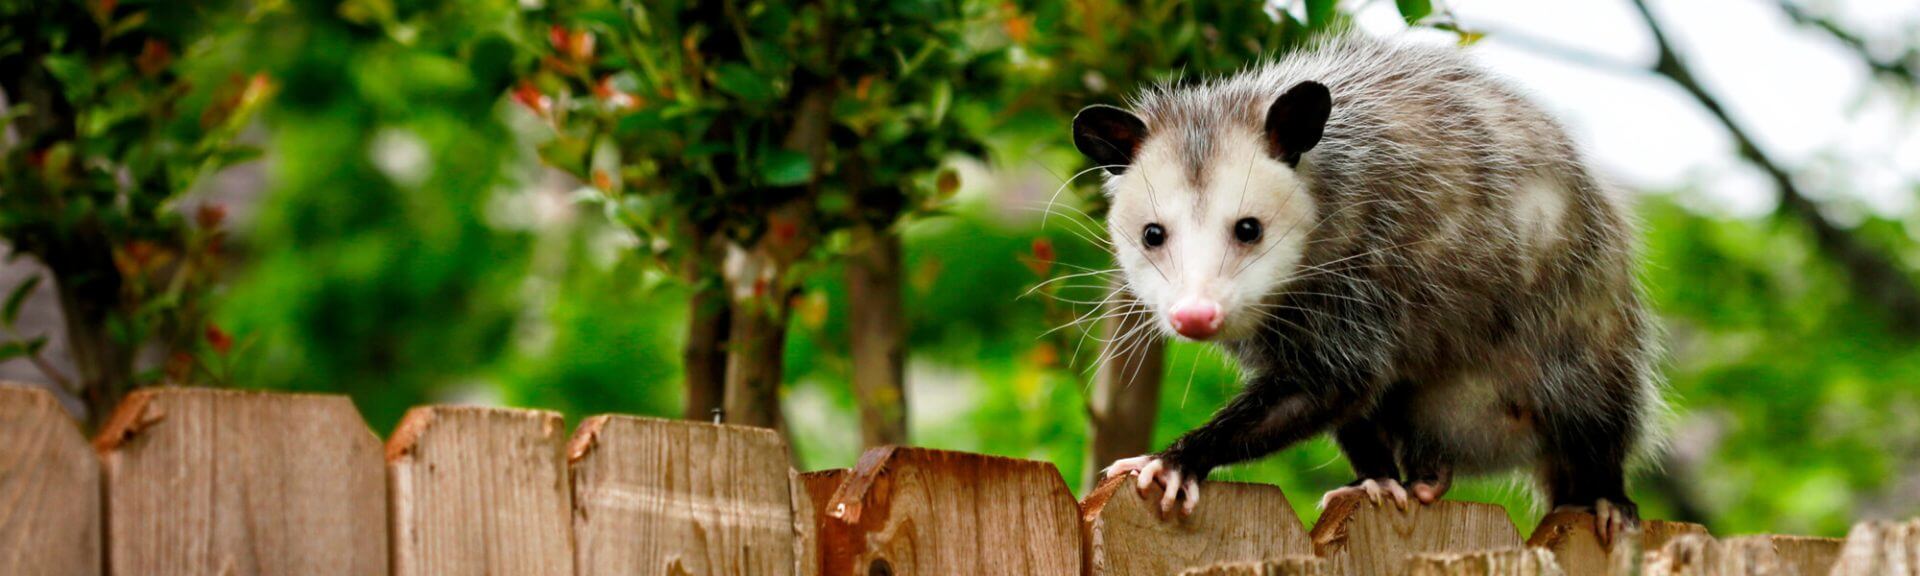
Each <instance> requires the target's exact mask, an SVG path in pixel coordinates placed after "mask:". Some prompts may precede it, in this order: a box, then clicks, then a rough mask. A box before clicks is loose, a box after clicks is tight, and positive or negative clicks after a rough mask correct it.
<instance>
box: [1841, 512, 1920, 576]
mask: <svg viewBox="0 0 1920 576" xmlns="http://www.w3.org/2000/svg"><path fill="white" fill-rule="evenodd" d="M1832 574H1833V576H1920V520H1910V521H1907V522H1884V521H1881V522H1861V523H1859V524H1855V525H1854V526H1853V530H1852V531H1851V532H1848V533H1847V540H1846V544H1845V545H1843V546H1842V547H1841V550H1840V557H1839V559H1838V560H1837V561H1836V562H1835V563H1834V566H1833V572H1832Z"/></svg>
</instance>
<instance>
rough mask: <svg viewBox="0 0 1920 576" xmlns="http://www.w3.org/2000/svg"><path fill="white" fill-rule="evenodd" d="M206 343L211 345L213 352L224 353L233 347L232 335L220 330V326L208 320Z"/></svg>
mask: <svg viewBox="0 0 1920 576" xmlns="http://www.w3.org/2000/svg"><path fill="white" fill-rule="evenodd" d="M207 344H209V345H211V346H213V350H214V351H215V352H219V353H221V354H226V353H227V351H228V350H232V349H233V336H230V335H228V334H227V332H226V331H225V330H221V329H220V326H218V325H216V324H213V323H211V322H209V323H207Z"/></svg>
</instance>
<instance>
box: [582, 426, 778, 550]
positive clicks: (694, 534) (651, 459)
mask: <svg viewBox="0 0 1920 576" xmlns="http://www.w3.org/2000/svg"><path fill="white" fill-rule="evenodd" d="M568 453H569V458H570V460H571V462H572V469H573V490H574V517H573V526H574V537H575V538H576V546H577V548H576V550H577V551H576V553H575V557H576V559H577V564H578V566H579V573H580V574H582V575H583V576H591V575H603V574H668V575H702V576H703V575H718V574H740V575H753V576H762V575H780V574H793V573H794V572H795V571H796V570H797V569H799V567H800V566H799V562H800V560H799V559H798V558H797V557H796V548H795V547H796V545H795V516H794V506H795V501H794V499H795V497H796V496H797V492H796V491H795V490H794V489H793V486H794V481H795V480H794V479H793V478H791V477H790V476H789V473H790V464H789V460H788V455H787V454H788V453H787V446H786V442H785V441H783V440H781V438H780V435H779V434H778V433H776V432H774V431H772V430H768V429H765V428H751V427H745V426H725V425H714V424H706V423H700V422H688V421H678V420H659V419H652V418H633V417H627V416H596V417H593V418H590V419H588V420H587V421H586V422H583V423H581V425H580V429H579V430H578V431H577V432H575V433H574V437H573V443H572V444H571V447H570V448H569V449H568ZM802 505H805V503H802Z"/></svg>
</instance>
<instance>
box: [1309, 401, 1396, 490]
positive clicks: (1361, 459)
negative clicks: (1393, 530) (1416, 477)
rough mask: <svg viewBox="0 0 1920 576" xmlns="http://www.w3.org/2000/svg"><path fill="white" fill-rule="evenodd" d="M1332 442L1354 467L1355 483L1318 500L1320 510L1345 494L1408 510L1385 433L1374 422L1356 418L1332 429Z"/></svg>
mask: <svg viewBox="0 0 1920 576" xmlns="http://www.w3.org/2000/svg"><path fill="white" fill-rule="evenodd" d="M1333 439H1334V441H1335V442H1336V443H1338V444H1339V445H1340V451H1341V452H1343V453H1345V454H1346V455H1347V462H1349V463H1351V464H1352V465H1353V475H1354V480H1353V482H1349V483H1348V484H1347V485H1346V486H1342V487H1339V488H1335V489H1333V490H1332V491H1329V492H1327V493H1326V495H1325V496H1321V497H1320V508H1321V509H1325V508H1326V507H1327V503H1329V502H1332V501H1333V499H1334V498H1338V497H1341V496H1345V495H1348V494H1365V495H1367V498H1369V499H1371V500H1373V501H1374V502H1375V503H1384V502H1385V501H1388V500H1391V501H1392V502H1393V503H1394V504H1396V505H1398V506H1400V507H1401V508H1405V507H1407V490H1406V488H1405V487H1403V486H1401V485H1400V468H1399V467H1398V466H1395V465H1394V461H1393V447H1392V443H1391V442H1390V441H1389V439H1388V438H1387V434H1386V429H1384V428H1382V427H1380V426H1379V425H1378V424H1376V423H1375V422H1374V421H1373V420H1370V419H1366V418H1355V419H1353V420H1352V421H1349V422H1347V423H1346V424H1343V425H1341V426H1340V427H1339V428H1337V429H1335V430H1334V432H1333Z"/></svg>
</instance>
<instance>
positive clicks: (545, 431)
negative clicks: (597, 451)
mask: <svg viewBox="0 0 1920 576" xmlns="http://www.w3.org/2000/svg"><path fill="white" fill-rule="evenodd" d="M565 445H566V429H565V425H564V423H562V421H561V419H560V415H559V414H555V413H553V412H543V411H538V410H509V409H500V408H481V407H474V406H423V407H418V408H414V409H412V410H409V411H407V416H406V417H405V418H404V419H402V420H401V421H400V426H399V427H398V428H396V429H395V430H394V433H393V437H392V438H390V439H388V441H387V471H388V474H389V477H388V482H389V486H390V487H391V488H392V490H393V494H392V496H393V572H394V574H396V575H399V576H407V575H413V574H453V575H459V574H548V575H552V576H571V575H572V574H573V551H572V550H571V546H570V544H571V540H572V539H571V538H570V537H569V535H568V533H567V532H568V529H569V514H570V513H571V508H572V507H571V505H570V500H569V496H568V488H567V473H566V465H565V460H564V450H565Z"/></svg>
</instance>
